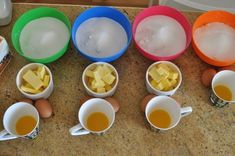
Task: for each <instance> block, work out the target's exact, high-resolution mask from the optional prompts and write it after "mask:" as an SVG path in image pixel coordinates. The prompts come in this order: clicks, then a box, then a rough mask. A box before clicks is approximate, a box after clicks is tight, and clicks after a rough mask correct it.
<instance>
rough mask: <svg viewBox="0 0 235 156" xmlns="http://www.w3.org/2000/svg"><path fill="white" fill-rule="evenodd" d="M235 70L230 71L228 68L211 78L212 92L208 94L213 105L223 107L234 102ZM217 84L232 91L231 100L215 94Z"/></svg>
mask: <svg viewBox="0 0 235 156" xmlns="http://www.w3.org/2000/svg"><path fill="white" fill-rule="evenodd" d="M234 80H235V72H234V71H230V70H223V71H220V72H218V73H217V74H216V75H215V76H214V77H213V79H212V84H211V87H212V92H211V95H210V100H211V102H212V105H213V106H216V107H223V106H225V105H227V104H232V103H235V83H234ZM217 85H223V86H226V87H228V88H229V89H230V91H231V92H232V100H231V101H227V100H225V99H222V98H221V97H219V96H218V95H217V93H216V92H215V87H216V86H217Z"/></svg>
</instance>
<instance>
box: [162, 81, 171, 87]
mask: <svg viewBox="0 0 235 156" xmlns="http://www.w3.org/2000/svg"><path fill="white" fill-rule="evenodd" d="M161 83H162V85H163V87H164V89H167V88H170V87H171V83H170V81H169V80H168V79H162V80H161Z"/></svg>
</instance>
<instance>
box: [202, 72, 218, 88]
mask: <svg viewBox="0 0 235 156" xmlns="http://www.w3.org/2000/svg"><path fill="white" fill-rule="evenodd" d="M215 74H216V70H215V69H212V68H208V69H206V70H204V71H203V73H202V77H201V81H202V84H203V85H204V86H205V87H210V86H211V81H212V79H213V77H214V76H215Z"/></svg>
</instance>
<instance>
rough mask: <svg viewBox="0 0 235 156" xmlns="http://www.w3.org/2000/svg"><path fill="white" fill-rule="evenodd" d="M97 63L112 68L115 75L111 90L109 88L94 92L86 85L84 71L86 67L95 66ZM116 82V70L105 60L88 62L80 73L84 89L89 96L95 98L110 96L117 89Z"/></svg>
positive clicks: (117, 80) (117, 77)
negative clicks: (102, 91)
mask: <svg viewBox="0 0 235 156" xmlns="http://www.w3.org/2000/svg"><path fill="white" fill-rule="evenodd" d="M97 65H107V66H108V67H109V68H110V69H112V70H113V73H114V74H115V77H116V80H115V84H114V86H113V88H112V89H111V90H109V91H108V92H105V93H96V92H94V91H93V90H91V89H90V88H89V87H88V85H87V82H86V74H85V73H86V71H87V70H88V69H92V68H94V67H96V66H97ZM118 82H119V76H118V72H117V70H116V69H115V68H114V66H112V65H111V64H109V63H107V62H94V63H92V64H90V65H89V66H87V67H86V68H85V70H84V71H83V74H82V83H83V86H84V87H85V89H86V92H87V94H88V95H90V96H93V97H97V98H105V97H109V96H112V95H113V94H114V93H115V91H116V89H117V85H118Z"/></svg>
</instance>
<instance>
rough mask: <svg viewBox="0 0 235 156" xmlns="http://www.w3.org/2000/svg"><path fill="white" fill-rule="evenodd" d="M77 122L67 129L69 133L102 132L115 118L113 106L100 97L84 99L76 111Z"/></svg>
mask: <svg viewBox="0 0 235 156" xmlns="http://www.w3.org/2000/svg"><path fill="white" fill-rule="evenodd" d="M78 120H79V124H77V125H76V126H74V127H72V128H70V129H69V132H70V134H71V135H85V134H90V133H92V134H97V135H101V134H104V133H105V132H106V131H107V130H109V129H110V128H111V126H112V125H113V123H114V120H115V111H114V109H113V106H112V105H111V104H110V103H109V102H108V101H106V100H104V99H101V98H93V99H90V100H88V101H86V102H85V103H84V104H83V105H82V106H81V108H80V110H79V112H78Z"/></svg>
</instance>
